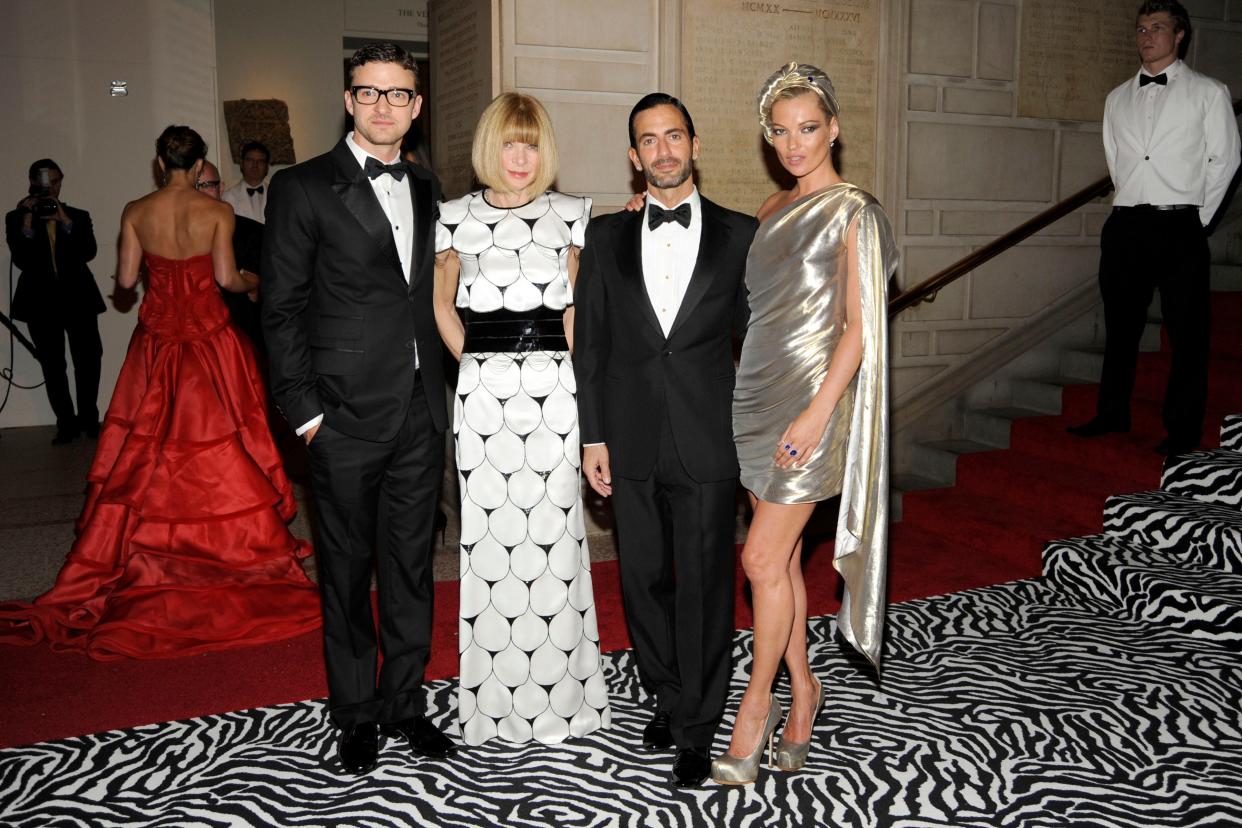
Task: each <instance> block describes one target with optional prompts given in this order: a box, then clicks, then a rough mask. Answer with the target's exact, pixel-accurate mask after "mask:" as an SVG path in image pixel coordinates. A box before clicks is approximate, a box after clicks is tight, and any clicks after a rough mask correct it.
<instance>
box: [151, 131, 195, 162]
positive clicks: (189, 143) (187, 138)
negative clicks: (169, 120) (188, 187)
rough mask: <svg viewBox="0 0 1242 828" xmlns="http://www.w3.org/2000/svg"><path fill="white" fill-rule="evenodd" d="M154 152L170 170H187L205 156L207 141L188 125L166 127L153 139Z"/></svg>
mask: <svg viewBox="0 0 1242 828" xmlns="http://www.w3.org/2000/svg"><path fill="white" fill-rule="evenodd" d="M155 154H156V155H158V156H159V157H160V160H161V161H163V162H164V167H165V168H166V169H170V170H188V169H190V168H191V167H193V166H194V162H195V161H198V160H199V159H200V158H206V157H207V143H206V142H205V141H203V136H201V135H199V134H198V133H197V132H195V131H194V130H192V129H190V128H189V127H188V126H176V125H174V126H170V127H166V128H165V129H164V131H163V132H161V133H160V137H159V138H157V139H156V140H155Z"/></svg>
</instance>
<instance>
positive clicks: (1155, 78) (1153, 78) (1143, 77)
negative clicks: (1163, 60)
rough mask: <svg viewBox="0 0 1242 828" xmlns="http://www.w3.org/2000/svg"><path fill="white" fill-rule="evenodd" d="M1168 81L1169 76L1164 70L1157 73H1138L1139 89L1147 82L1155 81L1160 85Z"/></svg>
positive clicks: (1164, 84)
mask: <svg viewBox="0 0 1242 828" xmlns="http://www.w3.org/2000/svg"><path fill="white" fill-rule="evenodd" d="M1168 82H1169V76H1168V75H1166V74H1165V73H1164V72H1161V73H1160V74H1159V75H1139V89H1142V88H1143V87H1144V86H1146V85H1147V84H1149V83H1156V84H1159V85H1160V86H1166V85H1167V84H1168Z"/></svg>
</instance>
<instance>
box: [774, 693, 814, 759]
mask: <svg viewBox="0 0 1242 828" xmlns="http://www.w3.org/2000/svg"><path fill="white" fill-rule="evenodd" d="M815 684H816V685H818V687H819V694H818V695H819V698H817V699H816V700H815V709H814V710H813V711H811V729H812V730H814V728H815V720H816V719H818V718H819V711H820V709H821V708H822V707H823V706H824V683H823V682H822V681H819V680H818V679H816V680H815ZM810 752H811V741H810V739H808V740H807V741H805V742H791V741H789V740H788V739H786V738H785V734H784V733H781V741H780V744H778V745H777V746H776V759H775V762H774V764H775V765H776V767H777V768H778V769H780V770H783V771H796V770H801V769H802V767H803V766H804V765H805V764H806V757H807V754H809V753H810Z"/></svg>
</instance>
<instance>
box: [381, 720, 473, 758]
mask: <svg viewBox="0 0 1242 828" xmlns="http://www.w3.org/2000/svg"><path fill="white" fill-rule="evenodd" d="M380 731H381V732H382V733H383V734H384V735H385V736H392V737H393V738H396V737H398V736H400V737H401V738H403V739H405V740H406V742H408V743H409V745H410V750H411V751H412V752H413V754H414V755H415V756H421V757H423V758H424V759H443V758H445V757H446V756H452V755H453V752H454V751H456V750H457V748H455V747H454V746H453V743H452V742H451V741H449V737H447V736H445V735H444V734H443V733H441V732H440V731H438V730H436V727H435V725H433V724H432V723H431V722H429V721H428V720H427V717H426V716H414V717H413V718H410V719H402V720H401V721H399V722H389V723H388V724H383V725H380Z"/></svg>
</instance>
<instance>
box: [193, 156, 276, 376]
mask: <svg viewBox="0 0 1242 828" xmlns="http://www.w3.org/2000/svg"><path fill="white" fill-rule="evenodd" d="M194 189H196V190H198V191H199V192H200V193H203V194H204V195H209V196H211V197H212V198H214V199H216V200H217V201H219V200H221V199H220V169H219V168H218V167H217V166H216V165H215V164H213V163H211V162H210V161H206V160H204V161H203V168H202V169H201V170H200V171H199V173H198V180H197V181H195V182H194ZM233 222H234V223H233V259H234V260H235V261H236V262H237V267H238V268H240V269H241V270H248V271H250V272H251V273H254V274H255V275H259V273H260V268H261V267H262V266H263V264H262V261H261V259H262V255H263V225H262V224H260V223H259V222H257V221H255V220H254V219H250V218H246V217H245V216H239V215H234V216H233ZM260 278H262V277H260ZM220 298H221V299H223V300H224V304H225V305H227V306H228V309H229V317H230V318H231V319H232V320H233V324H234V325H236V326H237V327H238V328H241V330H242V331H243V332H244V333H245V334H246V336H248V337H250V341H251V343H253V344H254V347H255V351H256V352H260V353H265V352H266V349H265V348H264V347H263V329H262V327H261V322H260V320H259V303H258V301H257V300H258V298H259V297H258V293H257V292H255V291H252V292H250V293H234V292H233V291H231V290H224V289H221V290H220Z"/></svg>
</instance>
